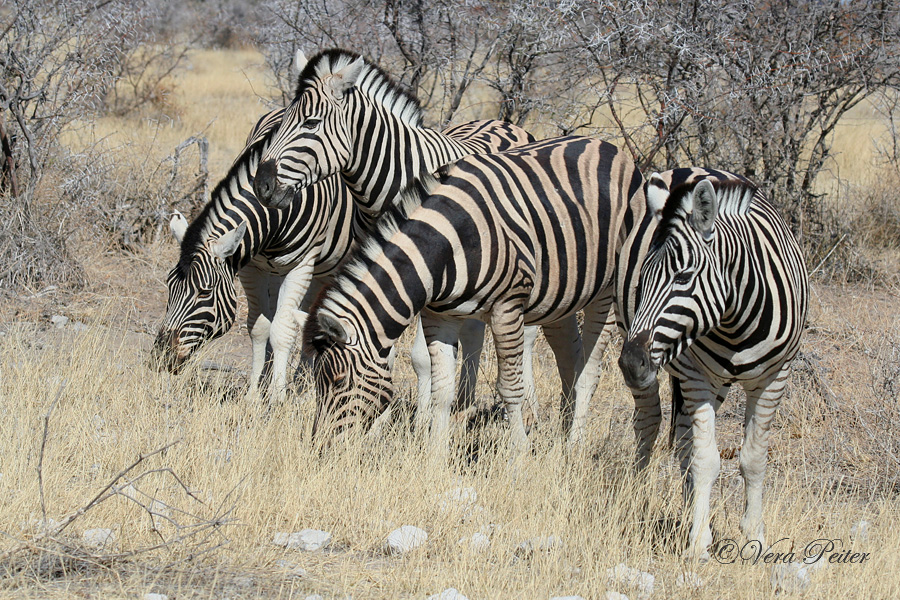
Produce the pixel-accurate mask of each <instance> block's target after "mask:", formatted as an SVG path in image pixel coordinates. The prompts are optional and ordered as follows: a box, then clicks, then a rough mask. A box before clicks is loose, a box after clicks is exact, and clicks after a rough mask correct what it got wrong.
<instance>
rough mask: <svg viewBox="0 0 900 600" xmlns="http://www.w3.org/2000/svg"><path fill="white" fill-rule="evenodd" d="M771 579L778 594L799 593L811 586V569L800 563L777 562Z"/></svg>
mask: <svg viewBox="0 0 900 600" xmlns="http://www.w3.org/2000/svg"><path fill="white" fill-rule="evenodd" d="M770 581H771V582H772V588H773V590H774V591H775V593H776V594H799V593H802V592H805V591H806V590H807V588H809V584H810V580H809V570H808V568H807V565H802V564H800V563H787V564H784V563H781V564H777V565H775V566H773V567H772V577H771V579H770Z"/></svg>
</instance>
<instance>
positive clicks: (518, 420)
mask: <svg viewBox="0 0 900 600" xmlns="http://www.w3.org/2000/svg"><path fill="white" fill-rule="evenodd" d="M490 323H491V333H492V334H493V336H494V345H495V346H496V350H497V390H498V392H499V394H500V399H501V400H502V401H503V403H504V405H505V406H506V414H507V415H508V416H509V427H510V437H511V441H512V444H513V447H514V448H516V449H517V450H520V451H524V450H527V449H528V446H529V441H528V435H527V433H526V432H525V422H524V419H523V418H522V404H523V403H524V401H525V384H524V381H523V379H522V353H523V350H522V347H523V344H524V342H525V331H524V315H523V312H522V305H521V300H517V301H515V302H503V301H500V302H497V303H496V304H494V307H493V309H492V310H491V321H490Z"/></svg>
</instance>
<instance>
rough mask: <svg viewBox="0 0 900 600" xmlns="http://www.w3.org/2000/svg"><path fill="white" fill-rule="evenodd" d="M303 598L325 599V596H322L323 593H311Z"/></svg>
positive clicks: (312, 599) (308, 599)
mask: <svg viewBox="0 0 900 600" xmlns="http://www.w3.org/2000/svg"><path fill="white" fill-rule="evenodd" d="M303 600H325V598H323V597H322V594H310V595H309V596H307V597H306V598H304V599H303Z"/></svg>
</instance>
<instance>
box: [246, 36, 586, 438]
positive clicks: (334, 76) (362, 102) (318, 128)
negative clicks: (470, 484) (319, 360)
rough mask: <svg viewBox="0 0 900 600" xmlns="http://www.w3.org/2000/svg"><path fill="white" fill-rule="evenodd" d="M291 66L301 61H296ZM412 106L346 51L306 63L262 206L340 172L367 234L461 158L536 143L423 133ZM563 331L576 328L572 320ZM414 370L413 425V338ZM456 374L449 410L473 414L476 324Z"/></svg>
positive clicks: (422, 385) (264, 171) (477, 130)
mask: <svg viewBox="0 0 900 600" xmlns="http://www.w3.org/2000/svg"><path fill="white" fill-rule="evenodd" d="M298 62H300V61H299V60H298ZM423 121H424V112H423V111H422V109H421V107H420V106H419V103H418V101H417V100H416V99H415V98H414V97H412V96H411V95H409V94H408V93H406V92H404V91H403V90H401V88H400V87H399V86H398V85H397V84H396V83H395V82H394V81H393V80H391V78H390V77H389V76H388V75H387V74H386V73H384V71H382V70H381V69H380V68H378V67H377V66H375V65H372V64H370V63H367V62H365V61H364V60H363V59H362V58H361V57H360V56H359V55H358V54H356V53H353V52H349V51H346V50H337V49H335V50H327V51H324V52H320V53H319V54H317V55H315V56H313V57H312V58H311V59H310V60H309V61H308V62H307V63H306V65H305V66H304V67H303V68H302V70H300V77H299V82H298V86H297V92H296V98H295V100H294V101H293V102H292V104H291V105H290V106H289V107H288V109H287V112H286V113H285V117H284V121H283V123H282V126H281V129H280V131H279V132H278V136H277V139H276V140H274V141H273V142H272V145H271V147H270V148H269V150H268V151H267V152H266V154H265V156H264V157H263V162H262V164H260V167H259V172H258V173H257V177H256V180H255V183H254V189H255V190H256V194H257V197H258V198H259V199H260V201H261V202H262V203H263V204H265V205H267V206H273V207H284V206H287V205H288V204H289V203H290V202H291V198H292V195H293V190H295V189H297V188H298V187H299V188H302V187H303V186H306V185H310V184H312V183H314V182H316V181H320V180H321V179H323V178H325V177H328V176H330V175H333V174H336V173H341V176H342V177H343V179H344V181H345V182H346V184H347V186H348V187H349V188H350V189H351V191H352V193H353V197H354V199H355V200H356V202H357V208H358V210H359V211H360V213H361V215H362V217H363V219H364V221H365V222H366V223H367V225H368V226H367V227H366V229H367V230H368V231H373V230H374V224H375V223H376V221H377V220H378V219H379V217H381V215H383V214H384V213H385V212H386V211H387V210H388V209H390V207H391V206H392V204H393V203H395V202H397V201H398V199H399V198H400V197H401V195H402V194H403V193H405V192H406V191H408V190H410V189H416V187H417V186H419V185H421V182H423V181H429V180H431V178H432V176H433V174H434V173H435V172H436V171H437V170H438V169H440V168H441V167H444V166H445V165H448V164H451V163H453V162H454V161H456V160H459V159H460V158H462V157H464V156H467V155H470V154H481V153H485V152H499V151H502V150H505V149H508V148H512V147H516V146H521V145H523V144H527V143H530V142H532V141H534V138H533V137H532V136H531V135H530V134H528V133H527V132H526V131H525V130H523V129H521V128H519V127H516V126H514V125H511V124H509V123H505V122H502V121H493V120H492V121H475V122H471V123H465V124H463V125H459V126H456V127H454V128H451V129H449V130H447V131H445V132H439V131H436V130H434V129H431V128H428V127H424V126H423ZM571 327H573V328H574V327H576V325H575V321H574V318H573V319H572V321H571ZM417 333H418V335H417V336H416V341H415V344H414V348H413V357H414V362H413V365H414V367H415V368H416V374H417V376H418V380H419V387H418V408H419V409H418V411H417V423H418V425H419V426H420V427H421V428H423V429H424V428H425V426H426V425H427V420H428V416H429V414H430V413H431V412H432V409H431V407H430V404H431V396H432V393H431V388H432V382H431V381H430V378H429V376H430V372H431V368H430V364H429V363H428V362H427V361H422V360H416V359H417V357H421V356H424V353H425V347H424V342H425V340H424V336H423V335H422V330H421V327H420V328H419V330H418V332H417ZM536 335H537V330H536V329H534V328H529V331H528V337H529V343H528V344H527V348H528V353H529V354H528V355H527V356H526V359H525V362H526V365H527V366H526V379H527V385H528V386H529V389H530V390H532V392H531V394H530V395H529V398H530V401H531V402H530V404H534V403H535V400H534V398H533V387H534V386H533V383H532V380H533V378H532V376H531V370H530V369H531V363H532V360H531V356H530V352H531V349H532V347H533V343H534V339H535V338H536ZM460 337H461V342H462V357H463V370H462V377H461V380H460V387H459V389H460V394H459V398H458V400H457V404H458V405H460V406H465V407H468V406H472V404H473V400H474V381H475V375H476V373H477V369H478V360H479V357H480V355H481V348H482V344H483V340H484V325H483V323H481V322H479V321H474V320H470V321H469V322H467V323H466V324H465V325H464V326H463V328H462V329H461V331H460Z"/></svg>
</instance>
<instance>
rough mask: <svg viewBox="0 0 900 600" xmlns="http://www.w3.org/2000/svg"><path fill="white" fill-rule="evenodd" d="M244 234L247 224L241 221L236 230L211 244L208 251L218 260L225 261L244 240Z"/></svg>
mask: <svg viewBox="0 0 900 600" xmlns="http://www.w3.org/2000/svg"><path fill="white" fill-rule="evenodd" d="M245 233H247V222H246V221H242V222H241V224H240V225H238V226H237V228H236V229H232V230H231V231H229V232H228V233H226V234H224V235H223V236H222V237H220V238H219V239H217V240H216V241H214V242H212V243H211V244H210V246H209V249H210V251H211V252H212V253H213V255H214V256H215V257H217V258H219V259H220V260H225V259H226V258H228V257H229V256H231V255H232V254H234V253H235V251H236V250H237V249H238V246H240V245H241V240H243V239H244V234H245Z"/></svg>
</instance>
